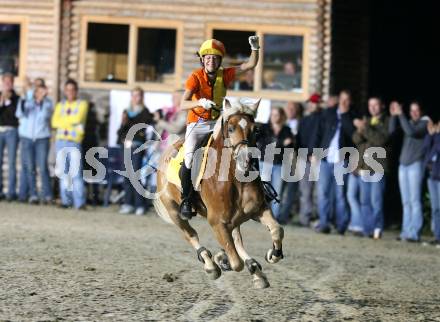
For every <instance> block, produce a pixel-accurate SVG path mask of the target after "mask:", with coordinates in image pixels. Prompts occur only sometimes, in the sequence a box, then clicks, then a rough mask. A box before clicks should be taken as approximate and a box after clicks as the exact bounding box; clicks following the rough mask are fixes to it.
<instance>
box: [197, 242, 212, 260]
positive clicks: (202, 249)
mask: <svg viewBox="0 0 440 322" xmlns="http://www.w3.org/2000/svg"><path fill="white" fill-rule="evenodd" d="M204 251H206V252H207V253H208V256H209V257H210V258H212V254H211V252H210V251H209V250H208V249H206V248H205V247H203V246H202V247H200V248H199V249H197V259H198V260H199V261H200V262H202V263H203V264H205V260H204V259H203V257H202V252H204Z"/></svg>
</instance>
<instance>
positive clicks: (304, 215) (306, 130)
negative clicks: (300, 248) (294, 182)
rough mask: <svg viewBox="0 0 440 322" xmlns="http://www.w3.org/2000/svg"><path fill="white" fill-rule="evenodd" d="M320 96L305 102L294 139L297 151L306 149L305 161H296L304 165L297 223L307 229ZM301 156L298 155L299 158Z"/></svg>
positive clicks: (312, 209) (312, 211)
mask: <svg viewBox="0 0 440 322" xmlns="http://www.w3.org/2000/svg"><path fill="white" fill-rule="evenodd" d="M321 103H322V100H321V95H320V94H318V93H313V94H312V95H311V96H310V98H309V99H308V100H307V101H306V110H305V113H304V114H305V116H304V117H303V118H302V119H301V121H300V122H299V125H298V134H297V137H296V140H297V146H298V148H299V149H307V154H306V157H305V160H298V161H299V162H304V163H305V164H306V170H305V174H304V177H303V178H302V179H301V180H300V181H299V195H300V199H299V222H300V224H301V225H302V226H304V227H309V226H310V222H311V219H312V218H313V217H314V214H315V213H316V212H317V211H316V202H315V200H314V198H313V196H314V195H315V193H314V190H315V189H316V184H315V182H314V181H312V180H309V175H310V166H311V161H312V153H313V148H317V147H318V131H319V123H320V120H321ZM302 155H303V154H299V155H298V157H301V156H302Z"/></svg>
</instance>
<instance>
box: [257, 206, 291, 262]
mask: <svg viewBox="0 0 440 322" xmlns="http://www.w3.org/2000/svg"><path fill="white" fill-rule="evenodd" d="M256 219H257V220H258V221H259V222H260V223H262V224H263V225H264V226H266V227H267V229H268V230H269V231H270V235H271V237H272V248H271V249H269V250H268V251H267V253H266V256H265V259H266V261H267V262H268V263H270V264H274V263H276V262H278V261H280V260H281V259H282V258H284V255H283V237H284V229H283V227H281V226H280V225H279V224H278V223H277V221H276V220H275V219H274V218H273V216H272V213H271V211H270V209H265V210H264V211H263V212H262V213H261V215H260V216H259V217H257V218H256Z"/></svg>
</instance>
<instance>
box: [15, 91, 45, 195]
mask: <svg viewBox="0 0 440 322" xmlns="http://www.w3.org/2000/svg"><path fill="white" fill-rule="evenodd" d="M46 94H47V88H46V86H44V85H37V86H36V87H35V88H34V91H33V98H32V99H30V100H29V99H27V100H21V101H20V104H19V106H18V108H17V112H16V113H15V115H16V117H17V118H18V120H19V124H20V125H19V127H18V134H19V136H20V143H21V157H22V159H23V165H24V168H23V169H22V176H23V177H24V178H25V180H26V186H27V188H28V191H29V200H28V201H29V203H32V204H36V203H38V201H39V198H38V194H37V171H36V168H37V166H38V171H39V173H40V178H41V186H42V189H43V191H42V194H41V201H42V202H43V203H50V202H52V199H53V195H52V188H51V186H50V177H49V169H48V165H47V159H48V154H49V144H50V135H51V133H50V132H51V129H50V118H51V116H52V112H53V104H52V101H51V100H50V99H48V98H47V97H46ZM25 192H26V191H23V190H22V189H20V193H25ZM19 198H20V200H22V201H24V200H26V198H27V194H25V195H20V196H19Z"/></svg>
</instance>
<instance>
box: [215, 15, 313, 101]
mask: <svg viewBox="0 0 440 322" xmlns="http://www.w3.org/2000/svg"><path fill="white" fill-rule="evenodd" d="M252 35H257V36H259V37H260V45H261V50H260V60H259V63H258V65H257V67H256V68H255V69H254V70H252V71H248V72H247V73H244V74H242V75H240V77H239V79H237V80H236V81H235V82H234V83H233V84H232V85H231V89H232V90H234V91H236V92H234V95H237V96H240V95H241V96H249V95H250V94H252V93H254V95H255V96H263V95H264V96H265V97H267V98H271V99H282V100H285V99H288V100H290V99H292V100H303V99H306V98H307V95H308V92H307V91H308V84H307V75H308V63H307V55H306V54H305V53H306V52H307V51H308V35H309V30H308V29H307V28H294V27H288V26H286V27H279V26H265V25H245V24H232V25H231V24H225V23H212V24H209V25H208V28H207V36H208V37H209V38H210V37H213V38H215V39H218V40H220V41H222V42H223V43H224V44H225V48H226V57H225V59H224V61H223V63H224V66H238V65H240V64H241V63H243V62H244V61H246V60H247V58H248V57H249V54H250V48H249V43H248V38H249V36H252Z"/></svg>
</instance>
